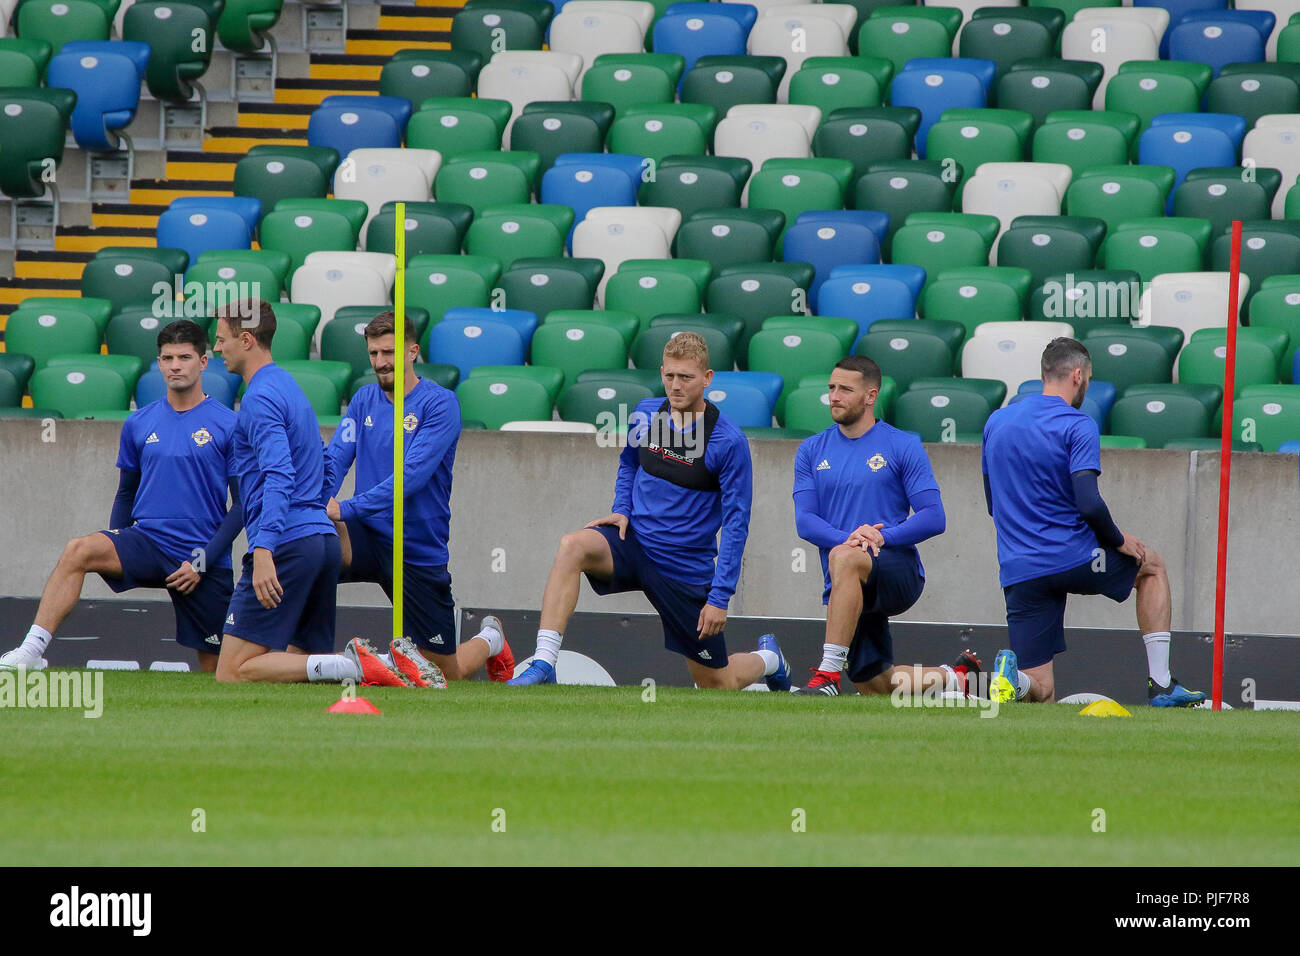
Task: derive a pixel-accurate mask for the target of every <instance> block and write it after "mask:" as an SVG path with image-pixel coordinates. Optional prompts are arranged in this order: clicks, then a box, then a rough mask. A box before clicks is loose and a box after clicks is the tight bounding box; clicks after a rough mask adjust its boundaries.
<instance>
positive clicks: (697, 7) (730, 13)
mask: <svg viewBox="0 0 1300 956" xmlns="http://www.w3.org/2000/svg"><path fill="white" fill-rule="evenodd" d="M677 14H680V15H682V16H690V15H691V14H696V15H699V14H707V15H709V16H713V15H715V14H716V15H717V16H724V17H731V18H732V19H733V20H735V21H736V22H737V23H739V24H740V25H741V27H742V28H743V29H744V31H745V34H746V35H748V34H749V31H750V30H752V29H753V28H754V23H755V22H756V21H757V20H758V7H756V6H754V5H753V4H752V3H707V2H705V3H700V2H694V3H692V2H687V3H670V4H669V5H668V8H667V9H666V10H664V12H663V15H664V16H666V17H671V16H674V15H677ZM660 52H662V51H660Z"/></svg>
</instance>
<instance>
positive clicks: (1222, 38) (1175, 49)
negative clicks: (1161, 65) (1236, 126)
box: [1165, 10, 1277, 76]
mask: <svg viewBox="0 0 1300 956" xmlns="http://www.w3.org/2000/svg"><path fill="white" fill-rule="evenodd" d="M1276 22H1277V17H1275V16H1274V15H1273V14H1272V13H1269V12H1268V11H1267V10H1196V11H1192V12H1190V13H1185V14H1183V16H1182V19H1180V20H1179V22H1178V24H1177V25H1176V26H1171V27H1170V28H1169V30H1167V31H1166V33H1165V35H1166V36H1167V37H1168V38H1169V59H1171V60H1187V61H1190V62H1192V63H1206V64H1209V65H1210V66H1211V67H1212V68H1213V69H1214V75H1215V76H1218V75H1219V70H1220V69H1222V68H1223V67H1224V66H1226V65H1227V64H1229V63H1256V62H1261V61H1262V60H1263V59H1264V50H1265V47H1266V46H1267V44H1268V37H1269V34H1271V33H1272V32H1273V25H1274V24H1275V23H1276Z"/></svg>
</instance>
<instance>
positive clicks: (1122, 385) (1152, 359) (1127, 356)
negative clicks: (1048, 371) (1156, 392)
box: [1082, 328, 1181, 395]
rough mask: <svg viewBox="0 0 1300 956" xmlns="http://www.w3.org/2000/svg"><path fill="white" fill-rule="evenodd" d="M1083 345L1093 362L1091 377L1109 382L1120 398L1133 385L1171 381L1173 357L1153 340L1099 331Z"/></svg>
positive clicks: (1093, 332)
mask: <svg viewBox="0 0 1300 956" xmlns="http://www.w3.org/2000/svg"><path fill="white" fill-rule="evenodd" d="M1174 331H1178V330H1177V329H1175V330H1174ZM1179 337H1180V338H1181V333H1179ZM1082 341H1083V344H1084V346H1085V347H1086V348H1087V349H1088V354H1089V355H1090V356H1091V358H1092V374H1093V377H1094V378H1096V379H1097V380H1098V381H1102V382H1110V383H1111V384H1112V385H1114V386H1115V391H1116V392H1117V393H1118V394H1120V395H1123V394H1125V393H1126V390H1127V389H1128V388H1129V387H1130V386H1133V385H1139V384H1148V383H1168V382H1170V381H1172V380H1173V366H1174V356H1173V355H1171V354H1170V353H1169V352H1168V351H1167V350H1166V349H1165V348H1164V346H1163V345H1161V344H1160V343H1159V342H1156V341H1155V340H1153V339H1150V338H1146V337H1143V336H1141V335H1134V334H1131V331H1130V330H1128V329H1116V330H1115V331H1107V330H1106V329H1104V328H1098V329H1095V330H1093V331H1091V332H1090V333H1089V334H1087V335H1085V337H1084V338H1083V340H1082Z"/></svg>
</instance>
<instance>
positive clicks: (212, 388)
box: [135, 360, 243, 408]
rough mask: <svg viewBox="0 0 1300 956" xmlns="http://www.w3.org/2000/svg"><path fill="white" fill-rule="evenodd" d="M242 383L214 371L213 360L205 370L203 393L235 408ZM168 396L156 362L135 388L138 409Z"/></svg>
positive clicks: (218, 371) (141, 377)
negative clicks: (236, 396) (236, 397)
mask: <svg viewBox="0 0 1300 956" xmlns="http://www.w3.org/2000/svg"><path fill="white" fill-rule="evenodd" d="M224 367H225V366H222V368H224ZM242 383H243V379H241V378H240V377H239V376H238V375H236V376H234V381H233V382H232V381H231V376H230V374H229V373H227V372H224V371H220V370H217V369H214V368H213V367H212V363H211V360H209V362H208V367H207V368H206V369H204V370H203V391H204V392H206V393H207V394H208V395H210V396H211V397H212V398H214V399H216V400H217V401H218V402H220V403H221V404H222V405H225V406H226V407H227V408H234V407H235V395H236V394H238V392H239V385H240V384H242ZM166 394H167V380H166V379H164V378H163V375H162V372H160V371H159V370H158V363H157V361H155V362H154V364H153V366H152V367H151V368H150V369H149V371H147V372H145V373H144V374H143V375H141V376H140V381H139V382H138V383H137V384H136V386H135V404H136V407H137V408H144V407H145V406H146V405H148V404H149V403H150V402H156V401H157V400H158V399H160V398H162V397H164V396H165V395H166Z"/></svg>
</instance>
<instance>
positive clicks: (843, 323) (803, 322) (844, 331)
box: [762, 315, 861, 355]
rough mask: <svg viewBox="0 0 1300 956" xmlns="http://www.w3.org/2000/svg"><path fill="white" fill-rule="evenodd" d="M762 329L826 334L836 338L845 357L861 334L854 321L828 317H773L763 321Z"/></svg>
mask: <svg viewBox="0 0 1300 956" xmlns="http://www.w3.org/2000/svg"><path fill="white" fill-rule="evenodd" d="M762 328H763V329H765V330H767V329H774V330H777V331H780V332H794V333H797V334H802V333H803V332H805V331H807V330H809V329H816V330H818V331H821V332H826V333H828V334H830V335H833V336H834V337H835V338H836V340H837V341H838V342H839V343H840V348H841V349H843V350H844V353H845V354H846V355H847V354H848V352H849V350H850V349H852V348H853V344H854V343H855V342H857V340H858V336H859V335H860V334H861V329H860V327H859V326H858V323H857V322H856V321H855V320H854V319H841V318H837V317H835V316H830V315H773V316H770V317H769V318H766V319H764V320H763V325H762Z"/></svg>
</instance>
